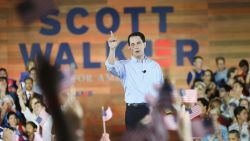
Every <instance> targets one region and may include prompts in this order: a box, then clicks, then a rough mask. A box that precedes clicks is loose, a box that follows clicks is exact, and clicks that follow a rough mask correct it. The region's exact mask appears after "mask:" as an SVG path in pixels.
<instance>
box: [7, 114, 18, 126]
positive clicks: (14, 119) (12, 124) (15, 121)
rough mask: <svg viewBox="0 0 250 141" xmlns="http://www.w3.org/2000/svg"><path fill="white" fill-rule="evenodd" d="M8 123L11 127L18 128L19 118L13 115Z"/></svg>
mask: <svg viewBox="0 0 250 141" xmlns="http://www.w3.org/2000/svg"><path fill="white" fill-rule="evenodd" d="M8 123H9V125H10V126H11V127H16V126H17V118H16V116H15V115H11V116H10V117H9V119H8Z"/></svg>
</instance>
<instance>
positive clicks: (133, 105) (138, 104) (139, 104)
mask: <svg viewBox="0 0 250 141" xmlns="http://www.w3.org/2000/svg"><path fill="white" fill-rule="evenodd" d="M126 106H128V107H142V106H148V104H147V103H126Z"/></svg>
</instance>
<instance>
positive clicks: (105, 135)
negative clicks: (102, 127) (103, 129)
mask: <svg viewBox="0 0 250 141" xmlns="http://www.w3.org/2000/svg"><path fill="white" fill-rule="evenodd" d="M100 141H111V140H110V138H109V134H108V133H103V134H102V137H101V139H100Z"/></svg>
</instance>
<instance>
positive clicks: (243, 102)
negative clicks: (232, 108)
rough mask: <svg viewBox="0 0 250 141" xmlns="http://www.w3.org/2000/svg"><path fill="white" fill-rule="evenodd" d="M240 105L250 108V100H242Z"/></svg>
mask: <svg viewBox="0 0 250 141" xmlns="http://www.w3.org/2000/svg"><path fill="white" fill-rule="evenodd" d="M240 106H242V107H245V108H246V109H248V101H247V100H242V101H241V102H240Z"/></svg>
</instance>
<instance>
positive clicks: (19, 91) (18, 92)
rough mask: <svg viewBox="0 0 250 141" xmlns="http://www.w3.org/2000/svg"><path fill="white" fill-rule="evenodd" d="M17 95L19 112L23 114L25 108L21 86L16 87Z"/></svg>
mask: <svg viewBox="0 0 250 141" xmlns="http://www.w3.org/2000/svg"><path fill="white" fill-rule="evenodd" d="M17 95H18V99H19V103H20V106H21V110H22V112H24V111H25V110H26V106H25V104H24V100H23V91H22V88H21V85H19V86H18V89H17Z"/></svg>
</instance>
